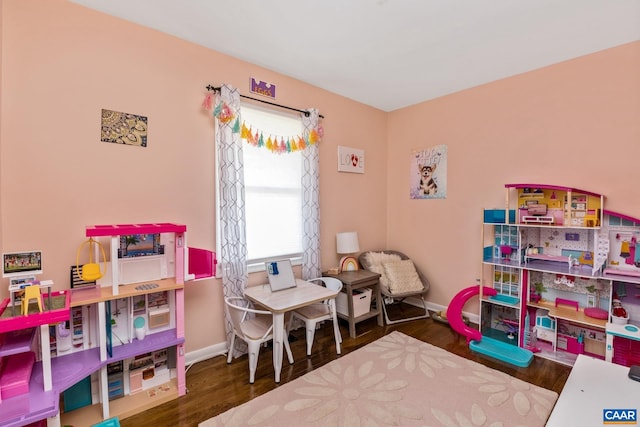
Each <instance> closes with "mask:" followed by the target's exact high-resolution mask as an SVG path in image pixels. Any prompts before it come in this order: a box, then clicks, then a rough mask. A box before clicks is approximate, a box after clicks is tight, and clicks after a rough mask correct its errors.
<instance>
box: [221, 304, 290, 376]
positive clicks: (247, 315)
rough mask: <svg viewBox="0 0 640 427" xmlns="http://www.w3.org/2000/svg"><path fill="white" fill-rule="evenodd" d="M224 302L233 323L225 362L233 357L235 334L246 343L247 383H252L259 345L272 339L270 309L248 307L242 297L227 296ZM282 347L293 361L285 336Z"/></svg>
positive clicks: (229, 361) (228, 361)
mask: <svg viewBox="0 0 640 427" xmlns="http://www.w3.org/2000/svg"><path fill="white" fill-rule="evenodd" d="M224 302H225V307H226V310H227V314H228V315H229V319H230V320H231V324H232V325H233V334H232V335H231V344H230V345H229V355H228V356H227V363H231V359H232V358H233V348H234V345H235V342H236V336H237V337H238V338H240V339H242V340H244V341H245V342H246V343H247V346H248V353H249V383H251V384H253V381H254V379H255V375H256V368H257V366H258V355H259V353H260V346H261V345H262V344H264V343H266V342H267V341H270V340H272V339H273V316H272V314H271V312H270V311H265V310H256V309H253V308H249V306H250V303H249V301H247V300H246V299H245V298H244V297H227V298H225V299H224ZM284 347H285V349H286V350H287V357H288V358H289V363H293V354H292V353H291V347H289V340H288V339H287V336H285V337H284Z"/></svg>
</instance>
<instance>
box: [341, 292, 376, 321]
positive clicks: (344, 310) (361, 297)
mask: <svg viewBox="0 0 640 427" xmlns="http://www.w3.org/2000/svg"><path fill="white" fill-rule="evenodd" d="M370 307H371V289H370V288H360V289H354V290H353V317H358V316H362V315H363V314H367V313H368V312H369V310H370ZM336 309H337V310H338V313H340V314H342V315H343V316H349V304H348V302H347V294H346V293H345V292H340V293H339V294H338V296H337V297H336Z"/></svg>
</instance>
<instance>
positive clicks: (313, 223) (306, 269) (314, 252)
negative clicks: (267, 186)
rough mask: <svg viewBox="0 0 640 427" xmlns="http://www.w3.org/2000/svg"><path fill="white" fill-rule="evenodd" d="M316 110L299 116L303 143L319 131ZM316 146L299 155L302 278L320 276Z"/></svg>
mask: <svg viewBox="0 0 640 427" xmlns="http://www.w3.org/2000/svg"><path fill="white" fill-rule="evenodd" d="M318 117H319V115H318V110H316V109H309V110H308V114H303V115H302V125H303V126H304V130H303V132H304V135H303V137H304V139H305V140H307V141H308V140H309V134H310V133H311V131H312V130H316V129H318ZM318 146H319V144H309V145H308V146H307V148H306V149H304V150H303V151H302V221H303V223H302V226H303V231H302V239H303V241H302V247H303V251H304V252H303V255H302V278H303V279H313V278H315V277H320V276H321V265H320V161H319V159H320V155H319V149H318V148H319V147H318Z"/></svg>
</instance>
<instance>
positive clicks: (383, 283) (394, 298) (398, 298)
mask: <svg viewBox="0 0 640 427" xmlns="http://www.w3.org/2000/svg"><path fill="white" fill-rule="evenodd" d="M358 261H360V264H361V265H362V267H363V268H364V269H366V270H370V271H373V272H376V273H379V274H380V292H381V293H382V296H383V298H382V309H383V311H384V317H385V320H386V322H387V324H389V325H391V324H394V323H400V322H407V321H410V320H417V319H424V318H427V317H429V311H428V310H427V302H426V301H425V299H424V296H425V295H426V293H427V292H428V291H429V287H430V284H429V281H428V280H427V278H426V277H425V276H424V275H423V274H422V273H421V272H420V271H419V270H418V269H417V268H416V267H415V265H414V264H413V263H412V262H411V260H410V258H409V257H408V256H407V255H405V254H403V253H402V252H398V251H394V250H385V251H381V252H375V251H367V252H363V253H361V254H360V256H358ZM407 298H415V299H416V300H417V301H418V302H419V304H420V307H421V309H422V310H423V311H424V312H423V313H422V314H420V315H417V316H409V317H404V318H399V319H391V318H390V317H389V313H388V311H387V305H391V304H394V303H399V302H402V301H404V300H405V299H407Z"/></svg>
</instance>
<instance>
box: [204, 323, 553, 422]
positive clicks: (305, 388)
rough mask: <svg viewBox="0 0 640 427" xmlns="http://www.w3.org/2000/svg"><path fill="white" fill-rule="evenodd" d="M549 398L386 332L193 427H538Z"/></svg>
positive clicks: (546, 412) (547, 393)
mask: <svg viewBox="0 0 640 427" xmlns="http://www.w3.org/2000/svg"><path fill="white" fill-rule="evenodd" d="M557 398H558V394H557V393H555V392H553V391H550V390H547V389H544V388H541V387H538V386H535V385H532V384H529V383H527V382H524V381H522V380H519V379H517V378H514V377H512V376H510V375H507V374H505V373H502V372H500V371H496V370H494V369H491V368H488V367H486V366H484V365H481V364H479V363H476V362H473V361H471V360H467V359H465V358H462V357H460V356H457V355H455V354H452V353H449V352H447V351H446V350H443V349H441V348H438V347H435V346H433V345H431V344H427V343H424V342H422V341H419V340H416V339H415V338H412V337H409V336H407V335H405V334H402V333H400V332H392V333H391V334H389V335H387V336H385V337H383V338H380V339H378V340H377V341H374V342H372V343H370V344H368V345H366V346H364V347H362V348H360V349H358V350H356V351H353V352H351V353H349V354H347V355H345V356H343V357H340V358H339V359H336V360H334V361H332V362H330V363H328V364H327V365H325V366H323V367H321V368H318V369H316V370H314V371H312V372H309V373H308V374H305V375H304V376H302V377H300V378H297V379H296V380H294V381H292V382H290V383H287V384H284V385H282V386H280V387H278V388H277V389H275V390H273V391H270V392H268V393H266V394H264V395H262V396H259V397H257V398H255V399H253V400H251V401H249V402H247V403H245V404H243V405H240V406H237V407H235V408H232V409H230V410H228V411H227V412H225V413H222V414H220V415H218V416H216V417H214V418H211V419H209V420H207V421H204V422H202V423H200V425H199V427H218V426H227V427H229V426H264V427H268V426H274V427H275V426H363V427H364V426H367V427H373V426H448V427H449V426H468V427H475V426H491V427H499V426H501V427H514V426H544V425H545V422H546V421H547V418H548V417H549V414H550V413H551V410H552V409H553V405H554V404H555V402H556V400H557Z"/></svg>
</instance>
